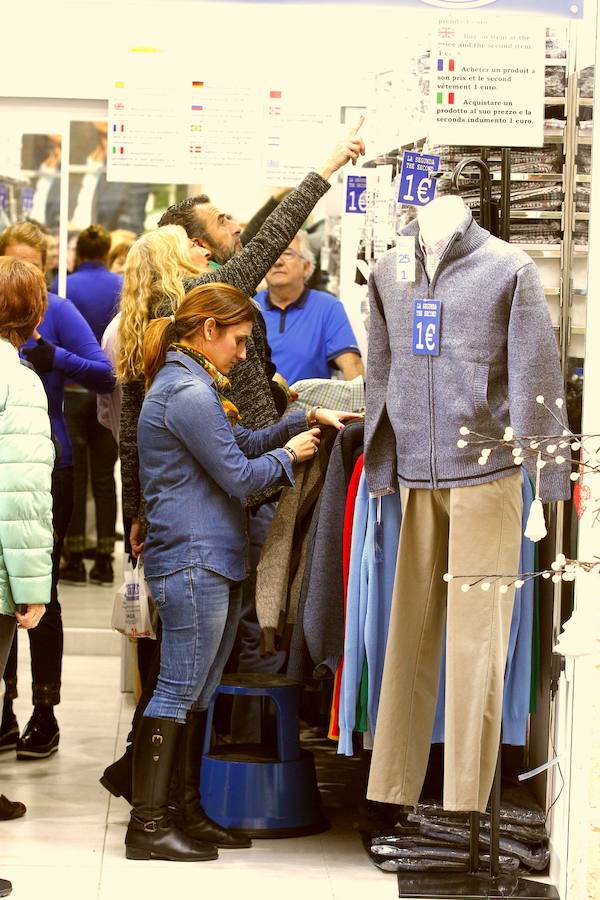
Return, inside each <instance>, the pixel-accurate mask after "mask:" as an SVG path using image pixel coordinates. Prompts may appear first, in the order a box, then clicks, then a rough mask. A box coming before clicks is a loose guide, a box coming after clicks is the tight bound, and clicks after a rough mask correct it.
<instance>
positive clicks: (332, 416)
mask: <svg viewBox="0 0 600 900" xmlns="http://www.w3.org/2000/svg"><path fill="white" fill-rule="evenodd" d="M362 418H363V415H362V413H353V412H344V411H343V410H339V409H324V408H323V407H322V406H318V407H317V408H316V410H315V419H316V420H317V424H318V425H333V427H334V428H337V430H338V431H341V430H342V428H343V427H344V422H348V421H350V420H353V419H354V420H356V419H362Z"/></svg>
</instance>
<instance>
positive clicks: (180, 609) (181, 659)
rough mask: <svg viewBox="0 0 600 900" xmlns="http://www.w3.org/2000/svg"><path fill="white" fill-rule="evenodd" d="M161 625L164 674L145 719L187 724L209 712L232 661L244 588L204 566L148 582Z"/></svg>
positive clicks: (158, 682)
mask: <svg viewBox="0 0 600 900" xmlns="http://www.w3.org/2000/svg"><path fill="white" fill-rule="evenodd" d="M147 582H148V587H149V589H150V593H151V595H152V599H153V600H154V602H155V604H156V606H157V608H158V614H159V616H160V619H161V622H162V644H161V651H160V674H159V676H158V681H157V683H156V689H155V691H154V694H153V695H152V699H151V700H150V703H149V704H148V706H147V707H146V710H145V712H144V715H145V716H155V717H158V718H161V719H175V720H176V721H177V722H181V723H185V720H186V717H187V714H188V711H189V710H190V709H192V708H194V709H206V708H207V707H208V704H209V703H210V701H211V700H212V697H213V694H214V692H215V690H216V688H217V687H218V685H219V683H220V681H221V677H222V675H223V669H224V668H225V664H226V663H227V660H228V659H229V654H230V653H231V650H232V647H233V643H234V641H235V635H236V631H237V625H238V619H239V616H240V606H241V597H242V586H241V584H238V583H237V582H234V581H230V580H229V579H228V578H224V577H223V576H222V575H217V574H216V572H211V571H209V570H208V569H202V568H200V566H188V567H187V568H185V569H180V570H179V571H178V572H173V573H172V574H171V575H161V576H157V577H152V578H148V579H147Z"/></svg>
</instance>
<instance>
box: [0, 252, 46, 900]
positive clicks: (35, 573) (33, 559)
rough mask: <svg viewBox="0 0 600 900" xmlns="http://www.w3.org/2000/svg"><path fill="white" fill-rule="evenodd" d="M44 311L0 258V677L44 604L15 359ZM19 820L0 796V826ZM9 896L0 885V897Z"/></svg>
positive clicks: (39, 524) (37, 399) (29, 280)
mask: <svg viewBox="0 0 600 900" xmlns="http://www.w3.org/2000/svg"><path fill="white" fill-rule="evenodd" d="M47 305H48V294H47V292H46V284H45V282H44V277H43V275H42V273H41V272H40V271H39V269H36V268H35V266H32V265H31V264H30V263H25V262H21V261H20V260H18V259H12V258H9V257H5V258H3V259H0V677H1V676H2V673H3V672H4V667H5V666H6V660H7V657H8V654H9V652H10V648H11V644H12V642H13V639H14V636H15V629H16V627H17V624H18V625H19V627H20V628H35V627H36V625H37V624H38V622H39V621H40V619H41V618H42V616H43V614H44V612H45V608H46V604H47V603H49V602H50V584H51V576H52V544H53V529H52V495H51V493H50V491H51V483H52V468H53V466H54V445H53V443H52V439H51V436H50V419H49V418H48V403H47V400H46V394H45V391H44V388H43V386H42V382H41V381H40V379H39V378H38V376H37V375H36V374H35V372H33V371H32V370H31V369H29V368H27V367H26V366H25V365H22V364H21V361H20V359H19V352H18V350H19V347H20V346H21V345H22V344H24V343H25V341H27V340H28V339H29V338H30V337H31V336H32V334H33V333H34V332H35V330H36V329H37V326H38V325H39V323H40V322H41V321H42V318H43V316H44V312H45V310H46V306H47ZM24 813H25V806H24V805H23V803H19V802H12V801H10V800H8V799H7V798H6V797H5V796H4V794H0V819H16V818H18V817H19V816H22V815H23V814H24ZM10 890H11V884H10V882H9V881H6V880H5V879H3V878H0V891H1V895H2V896H3V897H4V896H6V894H7V893H10Z"/></svg>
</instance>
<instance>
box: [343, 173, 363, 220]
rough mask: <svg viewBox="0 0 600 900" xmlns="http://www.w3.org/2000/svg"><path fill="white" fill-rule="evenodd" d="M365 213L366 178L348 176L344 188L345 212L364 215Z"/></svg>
mask: <svg viewBox="0 0 600 900" xmlns="http://www.w3.org/2000/svg"><path fill="white" fill-rule="evenodd" d="M366 211H367V176H366V175H348V183H347V186H346V212H347V213H364V212H366Z"/></svg>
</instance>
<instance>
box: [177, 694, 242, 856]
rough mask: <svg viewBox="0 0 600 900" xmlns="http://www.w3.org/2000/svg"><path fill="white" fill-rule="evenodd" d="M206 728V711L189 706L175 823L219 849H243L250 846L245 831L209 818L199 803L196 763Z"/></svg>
mask: <svg viewBox="0 0 600 900" xmlns="http://www.w3.org/2000/svg"><path fill="white" fill-rule="evenodd" d="M205 730H206V711H205V710H198V711H197V710H192V711H191V712H189V713H188V717H187V722H186V725H185V729H184V731H183V735H182V737H181V743H180V746H179V797H178V820H177V821H178V824H179V827H180V828H181V830H182V831H184V832H185V833H186V834H187V835H188V836H189V837H191V838H195V839H196V840H199V841H209V842H210V843H211V844H214V845H215V846H216V847H218V848H219V849H220V850H243V849H246V848H247V847H251V846H252V841H251V840H250V838H249V837H248V835H247V834H244V833H243V832H240V833H238V834H236V833H234V832H233V831H228V830H227V829H226V828H222V827H221V825H218V824H217V823H216V822H213V820H212V819H210V818H209V817H208V816H207V815H206V813H205V812H204V810H203V809H202V806H201V804H200V764H201V762H202V745H203V743H204V732H205Z"/></svg>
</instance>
